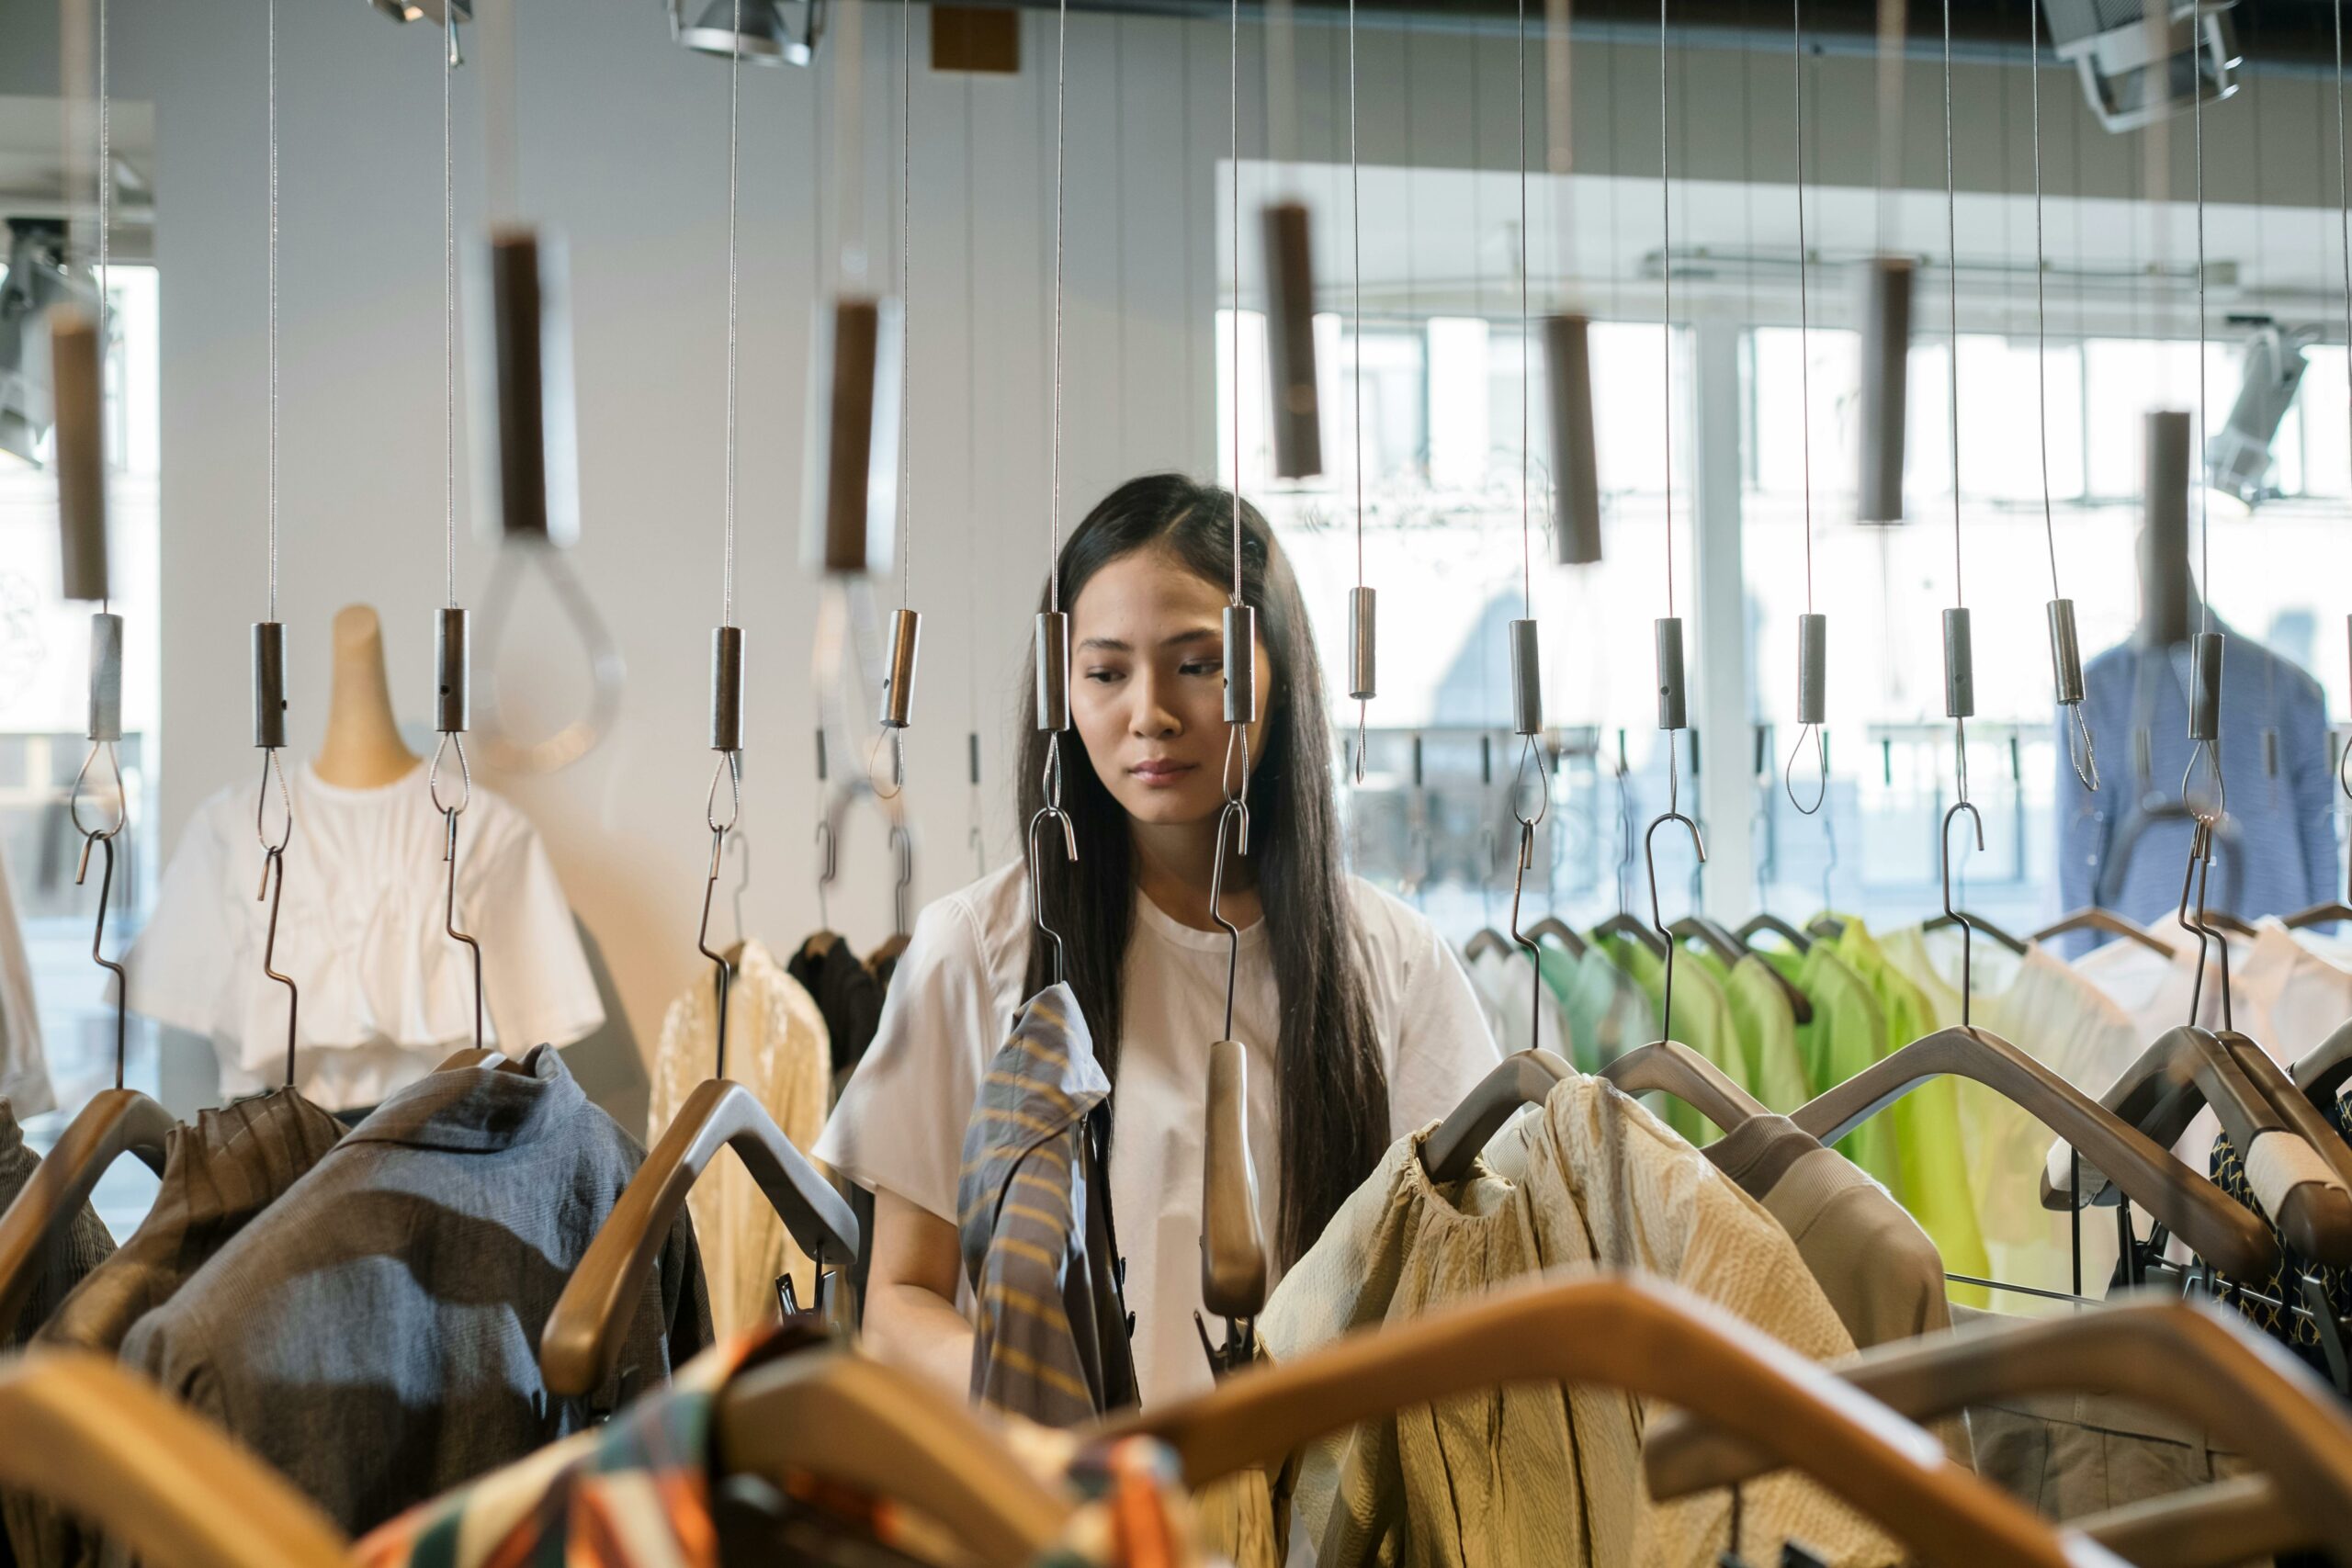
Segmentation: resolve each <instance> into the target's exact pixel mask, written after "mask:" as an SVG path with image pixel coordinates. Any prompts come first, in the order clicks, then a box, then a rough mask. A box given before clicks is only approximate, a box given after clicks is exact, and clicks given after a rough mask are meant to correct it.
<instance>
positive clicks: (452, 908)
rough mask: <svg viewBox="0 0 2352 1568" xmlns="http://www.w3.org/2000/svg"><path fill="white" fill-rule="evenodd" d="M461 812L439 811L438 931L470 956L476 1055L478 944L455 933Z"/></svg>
mask: <svg viewBox="0 0 2352 1568" xmlns="http://www.w3.org/2000/svg"><path fill="white" fill-rule="evenodd" d="M443 739H449V737H447V736H444V737H443ZM465 754H466V752H465V748H464V747H463V746H462V745H461V746H459V747H458V758H459V759H460V760H461V761H462V760H463V758H464V757H465ZM435 755H436V760H437V756H438V754H437V753H436V754H435ZM468 793H469V794H470V793H471V786H470V785H469V786H468ZM462 809H463V808H462V807H458V808H455V809H453V808H450V807H443V808H442V811H441V819H442V821H443V822H445V823H447V832H446V834H445V835H444V836H443V838H442V841H441V859H442V861H443V862H444V863H446V864H447V866H448V868H449V880H448V889H447V893H446V894H445V895H444V897H443V901H442V905H441V929H442V930H443V931H446V932H447V933H448V935H449V938H450V940H452V941H453V942H463V943H465V945H466V951H467V953H469V954H470V955H471V957H472V959H473V965H474V1049H475V1050H477V1051H479V1050H481V1048H482V1037H481V943H480V942H476V941H475V940H474V939H473V938H472V937H470V936H469V935H468V934H466V933H465V932H464V931H459V930H458V815H459V813H460V812H461V811H462Z"/></svg>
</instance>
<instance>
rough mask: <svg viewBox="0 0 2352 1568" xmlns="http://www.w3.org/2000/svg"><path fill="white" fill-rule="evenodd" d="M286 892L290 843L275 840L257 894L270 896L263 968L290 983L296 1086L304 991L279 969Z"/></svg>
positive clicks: (289, 1041) (290, 1046) (289, 1075)
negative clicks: (279, 912) (279, 931)
mask: <svg viewBox="0 0 2352 1568" xmlns="http://www.w3.org/2000/svg"><path fill="white" fill-rule="evenodd" d="M285 895H286V846H285V845H284V844H283V843H278V844H273V845H271V846H270V847H269V849H268V850H267V852H266V853H264V855H263V856H262V863H261V886H260V887H259V888H257V889H255V890H254V901H255V902H259V901H260V900H261V899H263V898H267V899H268V900H269V929H268V933H267V934H266V936H265V937H264V938H263V939H262V948H261V972H262V973H263V974H265V975H266V976H269V977H270V978H271V979H273V980H275V981H277V983H278V984H279V985H281V986H283V987H286V1087H287V1088H288V1089H292V1088H293V1087H294V1042H295V1038H296V1036H295V1020H296V1018H297V1017H298V1015H299V1014H300V1010H301V1007H302V992H301V989H300V987H298V986H296V985H295V984H294V976H291V975H281V974H279V973H278V972H277V906H278V903H279V901H280V900H281V899H283V898H284V897H285Z"/></svg>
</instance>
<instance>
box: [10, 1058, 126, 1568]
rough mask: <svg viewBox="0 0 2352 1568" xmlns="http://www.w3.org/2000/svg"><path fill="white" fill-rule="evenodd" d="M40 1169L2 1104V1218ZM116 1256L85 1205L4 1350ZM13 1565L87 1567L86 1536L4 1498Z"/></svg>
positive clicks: (31, 1503)
mask: <svg viewBox="0 0 2352 1568" xmlns="http://www.w3.org/2000/svg"><path fill="white" fill-rule="evenodd" d="M39 1168H40V1156H37V1155H35V1154H34V1153H33V1152H32V1150H30V1149H29V1148H27V1147H26V1146H25V1134H24V1130H23V1129H22V1128H21V1127H19V1126H18V1125H17V1112H16V1111H15V1109H14V1107H13V1106H12V1105H11V1104H10V1102H9V1101H8V1100H6V1099H0V1213H7V1212H8V1205H9V1204H11V1203H14V1202H15V1201H17V1194H18V1193H20V1192H22V1191H23V1190H25V1183H26V1182H28V1181H30V1180H31V1179H32V1176H33V1172H34V1171H35V1170H37V1169H39ZM113 1255H114V1237H112V1236H110V1235H107V1227H106V1226H105V1225H104V1224H101V1223H100V1222H99V1220H98V1215H97V1211H96V1210H95V1209H93V1208H91V1207H90V1205H89V1204H88V1203H87V1202H85V1203H84V1204H83V1205H82V1207H81V1210H80V1212H79V1213H75V1214H74V1218H73V1219H72V1220H71V1221H70V1222H68V1223H67V1224H66V1226H65V1228H64V1230H63V1232H62V1234H61V1235H59V1236H58V1238H57V1241H56V1243H55V1244H54V1245H53V1246H52V1247H51V1249H50V1253H49V1261H48V1266H47V1267H46V1268H44V1269H42V1270H41V1275H40V1279H39V1280H36V1281H35V1282H34V1284H33V1288H32V1294H31V1295H30V1297H29V1298H28V1299H27V1301H26V1303H25V1305H24V1310H23V1311H22V1312H21V1313H19V1314H17V1321H16V1324H15V1325H14V1326H13V1327H9V1328H6V1329H5V1330H0V1348H5V1349H9V1350H14V1349H16V1348H18V1347H20V1346H23V1345H25V1344H27V1343H28V1342H29V1341H30V1340H31V1338H32V1337H33V1335H34V1333H35V1332H36V1331H37V1330H38V1329H39V1328H40V1325H42V1324H43V1323H45V1322H47V1321H48V1320H49V1318H50V1316H51V1314H53V1313H55V1312H56V1310H57V1307H58V1303H61V1302H62V1301H64V1300H65V1299H66V1298H67V1296H68V1295H69V1294H70V1293H71V1292H73V1291H74V1289H75V1288H76V1287H77V1286H79V1285H80V1284H81V1282H82V1281H83V1280H85V1279H87V1278H88V1277H89V1275H90V1273H91V1271H92V1270H94V1269H97V1268H99V1267H101V1266H102V1265H103V1264H104V1263H105V1262H106V1260H107V1258H110V1257H112V1256H113ZM12 1559H13V1561H14V1562H17V1563H19V1564H22V1565H23V1568H52V1565H56V1568H65V1565H73V1568H79V1565H80V1564H82V1563H84V1562H87V1561H88V1557H87V1549H86V1547H85V1543H84V1540H83V1536H82V1533H81V1531H80V1529H78V1528H77V1527H76V1526H74V1524H73V1523H72V1522H71V1521H69V1520H67V1519H66V1518H64V1517H62V1516H61V1515H60V1514H58V1513H57V1512H56V1511H55V1510H54V1509H52V1508H51V1507H50V1506H49V1505H47V1504H46V1503H41V1502H39V1501H36V1500H35V1499H33V1498H30V1497H24V1496H19V1495H17V1494H15V1493H10V1492H0V1562H9V1561H11V1560H12Z"/></svg>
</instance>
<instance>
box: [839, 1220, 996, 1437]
mask: <svg viewBox="0 0 2352 1568" xmlns="http://www.w3.org/2000/svg"><path fill="white" fill-rule="evenodd" d="M963 1266H964V1258H963V1249H962V1247H961V1245H960V1244H959V1243H958V1242H957V1240H956V1227H955V1226H954V1225H951V1224H948V1223H947V1222H946V1221H945V1220H943V1219H941V1218H940V1217H939V1216H938V1215H936V1214H934V1213H931V1212H930V1211H929V1210H927V1209H924V1208H922V1207H921V1206H920V1205H918V1204H914V1203H910V1202H909V1201H907V1200H906V1199H904V1198H901V1197H899V1195H898V1194H897V1193H895V1192H892V1191H888V1190H877V1191H876V1193H875V1194H874V1267H873V1269H872V1272H871V1273H870V1274H869V1276H868V1278H867V1281H866V1292H865V1332H864V1344H865V1348H867V1349H868V1350H870V1351H872V1352H873V1353H874V1354H875V1355H876V1356H877V1357H879V1358H881V1359H883V1360H886V1361H888V1362H890V1363H891V1364H893V1365H894V1366H898V1367H900V1368H903V1369H905V1370H906V1371H911V1372H915V1373H917V1374H919V1375H921V1376H923V1377H927V1378H929V1379H931V1380H932V1381H933V1382H936V1383H937V1384H939V1385H940V1386H941V1387H943V1388H944V1389H945V1390H946V1391H947V1392H948V1393H951V1394H953V1395H954V1396H955V1397H956V1399H959V1400H962V1399H968V1398H970V1397H971V1391H972V1325H970V1324H969V1323H967V1322H966V1321H965V1318H964V1314H962V1313H960V1312H958V1311H956V1277H957V1275H958V1274H959V1272H960V1271H961V1270H962V1269H963Z"/></svg>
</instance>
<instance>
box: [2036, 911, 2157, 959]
mask: <svg viewBox="0 0 2352 1568" xmlns="http://www.w3.org/2000/svg"><path fill="white" fill-rule="evenodd" d="M2072 931H2105V932H2107V933H2108V934H2109V936H2120V937H2121V938H2122V939H2123V940H2124V941H2126V942H2137V943H2139V944H2140V945H2141V946H2142V947H2144V948H2146V949H2147V950H2148V951H2149V952H2151V953H2154V954H2156V955H2157V956H2158V957H2160V958H2173V957H2176V956H2177V953H2176V952H2175V951H2174V948H2173V945H2172V943H2170V942H2166V941H2165V940H2164V939H2163V938H2162V937H2160V936H2158V935H2156V933H2155V932H2154V931H2150V930H2149V929H2148V928H2147V927H2145V926H2143V925H2142V924H2140V923H2139V922H2138V921H2137V920H2133V919H2127V918H2126V917H2124V916H2122V915H2120V914H2118V913H2116V912H2115V911H2114V910H2113V909H2102V908H2099V907H2098V905H2096V904H2091V905H2086V906H2085V907H2084V908H2079V909H2076V910H2075V912H2074V913H2073V914H2071V915H2062V916H2061V917H2059V918H2058V919H2055V920H2052V921H2051V922H2050V924H2048V925H2046V926H2044V927H2042V928H2041V930H2040V931H2036V932H2034V933H2033V936H2032V939H2031V940H2033V941H2035V942H2049V941H2051V940H2052V938H2055V937H2062V936H2065V935H2067V934H2068V933H2069V932H2072Z"/></svg>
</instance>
